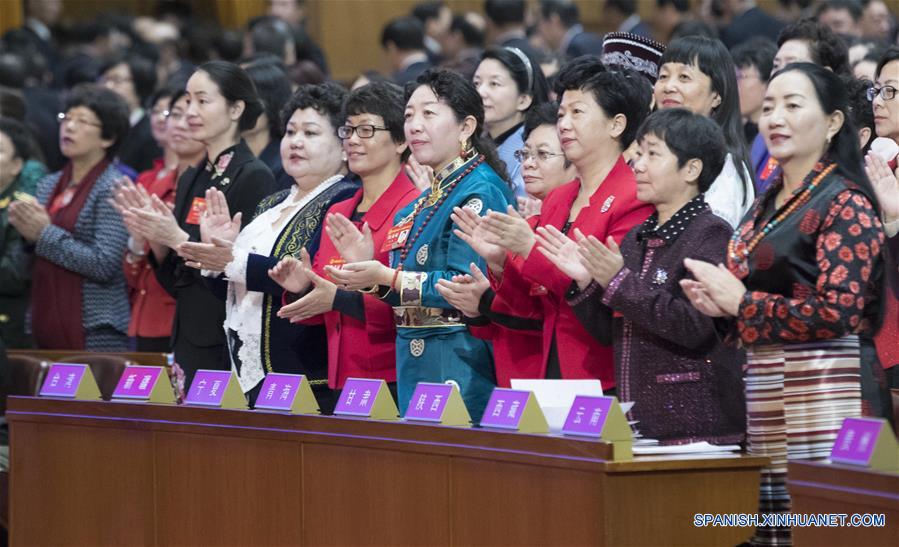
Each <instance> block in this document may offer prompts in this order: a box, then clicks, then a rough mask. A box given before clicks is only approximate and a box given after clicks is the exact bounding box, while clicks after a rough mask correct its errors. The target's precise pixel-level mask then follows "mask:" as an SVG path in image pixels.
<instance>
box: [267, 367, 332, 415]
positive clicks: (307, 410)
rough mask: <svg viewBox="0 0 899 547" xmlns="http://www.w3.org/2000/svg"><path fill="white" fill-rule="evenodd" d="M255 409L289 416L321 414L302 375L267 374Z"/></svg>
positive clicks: (307, 382) (310, 388)
mask: <svg viewBox="0 0 899 547" xmlns="http://www.w3.org/2000/svg"><path fill="white" fill-rule="evenodd" d="M256 408H258V409H261V410H280V411H282V412H289V413H291V414H321V409H320V408H319V406H318V401H316V400H315V395H313V394H312V387H310V386H309V381H308V380H307V379H306V376H305V375H303V374H282V373H280V372H272V373H269V374H268V375H267V376H266V377H265V381H264V382H263V383H262V389H261V390H260V391H259V396H258V397H256Z"/></svg>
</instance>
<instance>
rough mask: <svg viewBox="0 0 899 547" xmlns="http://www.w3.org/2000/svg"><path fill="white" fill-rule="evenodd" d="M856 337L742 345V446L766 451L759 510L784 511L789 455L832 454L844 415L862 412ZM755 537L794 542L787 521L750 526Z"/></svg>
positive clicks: (759, 542) (753, 451)
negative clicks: (744, 356) (744, 440)
mask: <svg viewBox="0 0 899 547" xmlns="http://www.w3.org/2000/svg"><path fill="white" fill-rule="evenodd" d="M859 352H860V350H859V340H858V337H857V336H854V335H852V336H844V337H842V338H838V339H835V340H822V341H817V342H812V343H807V344H787V345H778V346H758V347H753V348H750V349H749V351H748V352H747V360H748V368H747V372H746V410H747V412H746V414H747V420H748V427H747V432H746V433H747V438H748V441H749V442H748V451H749V453H750V454H752V455H753V456H767V457H768V458H770V459H771V465H770V466H768V467H766V468H764V469H762V474H761V475H762V476H761V486H760V491H759V513H760V514H766V513H788V512H789V511H790V507H791V502H790V494H789V493H788V492H787V482H786V479H787V461H789V460H823V459H827V458H828V457H829V456H830V451H831V448H832V447H833V443H834V441H835V440H836V437H837V433H838V432H839V429H840V426H841V425H842V423H843V419H844V418H847V417H857V416H860V415H861V386H860V379H859V361H860V358H859ZM752 544H753V545H792V539H791V535H790V529H789V528H788V527H766V528H758V529H756V533H755V535H754V536H753V538H752Z"/></svg>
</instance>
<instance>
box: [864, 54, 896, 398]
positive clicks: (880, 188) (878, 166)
mask: <svg viewBox="0 0 899 547" xmlns="http://www.w3.org/2000/svg"><path fill="white" fill-rule="evenodd" d="M876 74H877V75H876V83H875V84H874V87H873V88H870V89H869V90H868V97H869V98H870V99H871V101H872V107H873V109H874V130H875V131H876V132H877V136H878V137H880V138H884V139H889V140H891V141H893V142H894V143H896V144H897V145H899V47H892V48H890V49H888V50H887V51H886V52H885V53H884V54H883V56H882V57H881V58H880V61H879V62H878V63H877V72H876ZM885 144H888V143H885ZM897 148H899V147H894V148H893V150H894V152H893V153H892V154H891V155H893V156H894V158H893V163H892V164H889V163H888V162H887V161H886V160H885V159H884V158H882V157H881V156H879V155H878V154H876V153H875V152H869V153H868V155H867V157H866V158H865V170H866V171H867V174H868V178H870V179H871V183H872V184H873V185H874V189H875V190H876V191H877V199H879V200H880V206H881V215H882V217H881V218H882V220H883V230H884V232H885V233H886V237H887V245H886V252H885V253H884V254H885V259H886V279H887V284H888V287H889V289H888V291H887V293H886V295H885V300H886V302H885V308H886V309H885V312H884V322H883V328H882V329H881V330H880V333H879V334H878V335H877V336H876V337H875V339H874V343H875V345H876V347H877V354H878V357H879V358H880V364H881V365H883V367H884V369H885V372H886V385H885V387H886V389H887V390H889V389H897V388H899V165H897V164H899V154H897V153H896V152H895V150H897ZM884 395H885V396H886V397H885V398H886V399H887V400H889V391H886V392H885V393H884ZM887 415H891V414H889V413H887Z"/></svg>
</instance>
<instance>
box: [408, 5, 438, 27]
mask: <svg viewBox="0 0 899 547" xmlns="http://www.w3.org/2000/svg"><path fill="white" fill-rule="evenodd" d="M445 7H446V4H445V3H443V1H442V0H429V1H428V2H420V3H418V4H416V5H415V7H413V8H412V12H411V13H409V15H411V16H412V17H415V18H416V19H418V20H419V21H421V24H422V25H424V24H426V23H427V22H428V21H429V20H431V19H439V18H440V10H442V9H443V8H445Z"/></svg>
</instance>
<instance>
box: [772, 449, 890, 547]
mask: <svg viewBox="0 0 899 547" xmlns="http://www.w3.org/2000/svg"><path fill="white" fill-rule="evenodd" d="M788 487H789V489H790V494H791V495H792V497H793V513H797V514H819V513H837V514H847V515H853V514H865V513H871V514H876V515H881V514H882V515H884V517H885V524H886V525H885V526H884V527H869V528H864V527H848V526H847V527H837V528H823V527H821V528H816V527H808V528H793V539H794V542H795V544H796V545H797V546H802V545H809V546H824V545H865V546H875V545H885V546H890V547H895V546H896V545H899V473H884V472H879V471H872V470H870V469H865V468H862V467H855V466H850V465H840V464H835V463H829V462H804V461H796V462H790V464H789V475H788Z"/></svg>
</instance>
